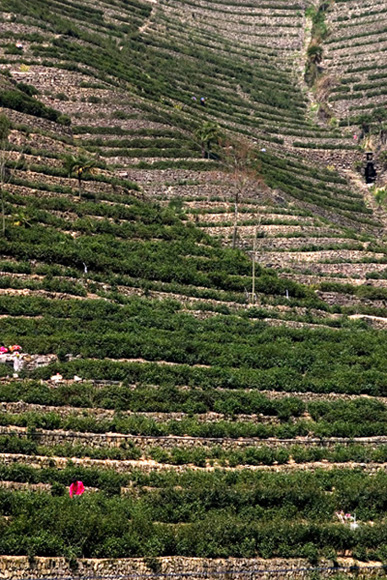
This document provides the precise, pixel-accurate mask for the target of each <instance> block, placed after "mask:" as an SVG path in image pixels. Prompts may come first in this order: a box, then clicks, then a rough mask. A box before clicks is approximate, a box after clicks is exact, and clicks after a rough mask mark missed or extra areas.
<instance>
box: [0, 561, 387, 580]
mask: <svg viewBox="0 0 387 580" xmlns="http://www.w3.org/2000/svg"><path fill="white" fill-rule="evenodd" d="M339 564H340V566H343V567H345V569H346V570H348V571H349V569H350V567H351V566H355V568H354V569H353V574H354V576H355V575H356V569H357V571H360V572H361V570H362V568H363V569H364V572H365V573H366V574H367V578H371V577H376V576H378V575H382V574H383V568H382V565H381V564H380V563H378V562H373V563H367V564H363V563H360V562H355V561H354V560H352V558H340V559H339ZM319 567H320V570H319V572H320V574H321V575H322V576H324V577H330V576H333V575H335V574H337V569H334V568H333V565H332V562H330V561H326V560H324V561H321V562H320V564H319ZM155 570H156V572H155ZM313 571H314V568H313V567H312V566H311V565H310V564H309V563H308V561H307V560H303V559H286V560H285V559H280V558H275V559H274V558H273V559H270V560H264V559H262V558H249V559H247V558H227V559H220V558H219V559H214V560H210V559H205V558H184V557H179V556H175V557H169V558H152V559H142V558H120V559H79V560H77V561H75V562H72V563H71V566H70V563H69V562H68V561H67V560H66V559H65V558H53V557H52V558H28V557H26V556H1V557H0V578H1V579H7V580H27V579H28V580H31V579H33V578H49V577H55V578H85V577H89V578H97V577H98V578H101V577H114V576H120V577H121V578H128V577H132V578H133V577H134V578H136V577H138V578H141V577H147V578H152V577H157V576H160V575H170V574H171V575H172V574H173V575H175V576H176V577H177V578H179V577H183V575H184V576H186V577H189V578H192V579H196V578H203V577H205V578H208V579H212V578H214V579H215V578H224V577H225V576H226V577H228V578H235V579H236V580H242V579H243V580H245V579H246V580H253V579H254V578H256V577H259V578H260V579H263V580H265V579H267V578H273V577H275V578H281V579H284V578H291V579H293V580H299V579H304V578H311V575H312V573H313ZM351 576H352V574H351Z"/></svg>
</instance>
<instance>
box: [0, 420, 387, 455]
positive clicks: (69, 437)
mask: <svg viewBox="0 0 387 580" xmlns="http://www.w3.org/2000/svg"><path fill="white" fill-rule="evenodd" d="M0 434H2V435H15V436H18V437H22V438H23V437H27V436H29V437H30V438H33V440H35V441H37V442H38V443H39V444H41V445H64V444H69V443H70V444H78V445H79V444H81V445H85V446H87V447H92V448H94V449H98V448H115V447H121V446H130V445H133V446H136V447H139V448H141V449H147V448H149V447H155V446H157V447H161V448H162V449H173V448H175V447H183V448H193V447H196V448H204V449H205V448H208V447H212V446H214V445H216V446H220V447H222V449H225V450H227V449H230V450H231V449H232V450H235V449H244V448H246V447H262V446H264V447H271V448H273V449H276V448H278V447H290V446H293V445H303V446H308V447H318V446H324V447H325V448H332V447H335V446H336V445H338V444H348V443H357V444H366V445H375V446H379V445H387V436H380V437H354V438H352V439H349V438H341V437H329V438H326V439H320V438H318V437H295V438H293V439H277V438H274V437H273V438H270V437H269V438H267V439H260V438H258V437H245V438H240V439H231V438H215V437H189V436H175V435H165V436H146V435H143V436H142V435H125V434H122V433H80V432H77V431H62V430H59V429H58V430H55V431H50V430H45V431H42V430H37V431H34V433H28V431H27V429H26V428H25V427H14V426H12V427H8V426H0Z"/></svg>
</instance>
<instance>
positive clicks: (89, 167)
mask: <svg viewBox="0 0 387 580" xmlns="http://www.w3.org/2000/svg"><path fill="white" fill-rule="evenodd" d="M63 165H64V167H65V168H66V170H67V174H68V176H69V177H71V175H72V174H74V173H75V175H76V177H77V179H78V190H79V197H81V195H82V178H83V177H84V176H85V174H87V173H89V174H92V173H94V169H95V167H96V162H95V159H91V158H89V157H86V156H85V155H83V154H81V155H79V156H78V157H76V156H75V155H66V157H65V158H64V161H63Z"/></svg>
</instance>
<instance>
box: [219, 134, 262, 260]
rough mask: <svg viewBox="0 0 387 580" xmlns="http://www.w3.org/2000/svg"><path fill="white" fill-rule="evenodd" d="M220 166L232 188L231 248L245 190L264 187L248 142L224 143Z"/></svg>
mask: <svg viewBox="0 0 387 580" xmlns="http://www.w3.org/2000/svg"><path fill="white" fill-rule="evenodd" d="M222 164H223V166H224V168H225V170H226V172H227V174H228V176H229V179H230V182H231V184H232V187H233V197H234V228H233V235H232V247H233V248H235V247H236V242H237V237H238V213H239V203H240V202H241V201H242V199H243V197H244V196H246V194H247V190H248V189H249V188H251V187H253V186H254V185H258V184H259V185H260V186H261V187H262V186H263V185H264V182H263V179H262V176H261V175H260V172H259V165H258V162H257V159H256V155H255V151H254V147H253V144H252V143H251V142H249V141H247V140H246V141H234V142H231V141H226V142H225V143H223V146H222Z"/></svg>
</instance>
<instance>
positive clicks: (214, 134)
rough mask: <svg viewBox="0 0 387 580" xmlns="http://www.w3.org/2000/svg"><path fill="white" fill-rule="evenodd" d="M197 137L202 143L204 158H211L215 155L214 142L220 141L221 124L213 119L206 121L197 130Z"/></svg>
mask: <svg viewBox="0 0 387 580" xmlns="http://www.w3.org/2000/svg"><path fill="white" fill-rule="evenodd" d="M195 137H196V139H197V140H198V142H199V143H200V147H201V149H202V155H203V157H204V159H210V158H211V155H213V151H212V148H213V146H214V144H218V143H219V139H220V133H219V125H218V124H217V123H213V122H212V121H206V122H205V123H203V125H202V126H201V127H199V128H198V129H197V130H196V131H195Z"/></svg>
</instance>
